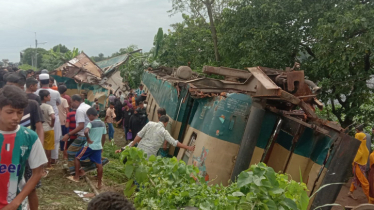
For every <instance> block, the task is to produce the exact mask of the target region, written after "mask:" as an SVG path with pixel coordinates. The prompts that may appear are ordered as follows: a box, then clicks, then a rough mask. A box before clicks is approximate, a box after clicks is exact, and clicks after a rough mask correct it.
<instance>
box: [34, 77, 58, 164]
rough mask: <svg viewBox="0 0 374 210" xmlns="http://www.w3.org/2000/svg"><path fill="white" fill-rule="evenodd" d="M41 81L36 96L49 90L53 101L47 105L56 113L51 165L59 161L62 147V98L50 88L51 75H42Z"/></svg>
mask: <svg viewBox="0 0 374 210" xmlns="http://www.w3.org/2000/svg"><path fill="white" fill-rule="evenodd" d="M39 80H40V84H41V88H39V89H38V90H37V91H36V92H35V94H36V95H39V91H40V90H48V91H49V93H50V95H51V100H50V101H48V102H47V104H49V105H51V106H52V108H53V111H54V112H55V117H56V118H55V120H56V121H55V125H54V129H53V130H54V132H55V135H54V137H55V149H54V150H52V156H51V158H52V161H51V163H52V164H54V163H56V161H57V160H58V151H59V149H58V148H59V147H60V137H61V123H60V118H59V114H58V113H59V112H58V105H60V104H61V96H60V93H59V92H58V91H55V90H52V89H50V88H49V74H40V75H39Z"/></svg>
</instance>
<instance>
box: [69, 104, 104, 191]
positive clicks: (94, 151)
mask: <svg viewBox="0 0 374 210" xmlns="http://www.w3.org/2000/svg"><path fill="white" fill-rule="evenodd" d="M87 116H88V118H89V119H90V122H89V123H88V124H87V127H86V128H85V130H84V135H85V136H86V138H87V143H86V144H85V146H84V147H83V148H82V149H81V150H80V151H79V152H78V153H77V155H76V156H75V160H74V165H75V176H74V177H68V179H70V180H72V181H75V182H79V176H83V175H84V174H85V172H84V171H83V170H81V171H80V170H79V168H80V167H81V166H80V160H81V159H82V160H84V159H87V158H90V160H91V161H92V162H94V163H95V164H96V167H97V180H98V181H97V188H98V189H100V188H101V182H102V180H101V179H102V177H103V165H102V162H101V152H102V149H103V145H104V142H105V134H106V126H105V123H104V122H103V121H101V120H100V119H99V118H97V111H96V110H95V109H94V108H89V109H88V110H87Z"/></svg>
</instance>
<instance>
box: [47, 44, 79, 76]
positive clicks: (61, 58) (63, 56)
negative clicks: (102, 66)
mask: <svg viewBox="0 0 374 210" xmlns="http://www.w3.org/2000/svg"><path fill="white" fill-rule="evenodd" d="M55 50H56V51H55ZM55 50H54V49H53V48H52V49H50V50H49V51H48V53H46V54H44V55H43V60H42V61H43V62H42V64H41V67H42V68H44V69H47V70H49V71H52V70H55V69H56V68H58V67H59V66H61V65H62V64H64V63H66V62H67V61H69V60H71V59H73V58H74V57H76V56H77V55H79V54H80V51H79V50H78V48H73V50H72V51H70V50H69V51H67V52H65V53H62V52H60V46H58V47H57V48H55Z"/></svg>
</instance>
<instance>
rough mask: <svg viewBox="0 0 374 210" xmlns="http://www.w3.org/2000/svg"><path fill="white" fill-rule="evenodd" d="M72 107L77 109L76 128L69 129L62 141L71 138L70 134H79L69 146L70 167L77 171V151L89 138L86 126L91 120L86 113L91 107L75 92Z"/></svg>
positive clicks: (71, 169)
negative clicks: (75, 164) (85, 132)
mask: <svg viewBox="0 0 374 210" xmlns="http://www.w3.org/2000/svg"><path fill="white" fill-rule="evenodd" d="M71 107H72V108H73V109H77V111H76V113H75V122H76V127H75V129H74V130H72V131H69V132H68V133H67V134H66V135H64V137H63V138H62V141H64V142H66V141H68V140H69V136H72V135H75V134H77V135H78V137H77V138H76V139H75V140H74V141H73V143H72V144H71V145H70V147H69V148H68V167H69V170H70V171H75V168H74V158H75V155H76V153H77V152H79V150H80V149H81V148H82V147H83V146H84V145H85V143H86V141H87V139H86V137H85V136H84V128H85V127H86V126H87V124H88V123H89V122H90V119H88V116H87V114H86V112H87V110H88V109H89V108H91V106H90V105H88V104H86V103H84V101H83V98H82V97H81V96H80V95H78V94H75V95H73V96H72V97H71Z"/></svg>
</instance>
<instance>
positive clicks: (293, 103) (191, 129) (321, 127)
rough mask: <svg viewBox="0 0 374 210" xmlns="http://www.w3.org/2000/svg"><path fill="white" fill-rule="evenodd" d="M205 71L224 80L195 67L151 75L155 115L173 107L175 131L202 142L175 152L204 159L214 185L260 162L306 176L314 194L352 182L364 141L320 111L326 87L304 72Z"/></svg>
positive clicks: (321, 196)
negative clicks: (350, 174)
mask: <svg viewBox="0 0 374 210" xmlns="http://www.w3.org/2000/svg"><path fill="white" fill-rule="evenodd" d="M203 72H204V73H206V74H215V75H219V76H220V77H221V78H224V79H212V78H206V77H203V76H199V75H197V74H196V73H193V72H192V71H191V69H190V68H189V67H187V66H184V67H179V68H178V70H176V71H175V70H172V69H169V68H165V67H161V68H158V69H148V70H145V72H144V74H143V78H142V83H143V84H144V89H145V91H146V93H147V94H148V95H147V103H148V105H147V112H148V117H149V120H152V121H157V120H158V119H157V109H158V108H160V107H163V108H165V109H166V112H167V115H168V116H169V117H170V119H171V120H170V123H171V127H172V129H171V135H172V136H173V137H174V138H175V139H178V140H179V141H180V142H183V143H184V144H188V145H195V146H196V149H195V151H194V152H189V151H185V150H184V149H179V148H170V150H169V154H170V155H174V156H177V158H178V159H180V160H183V161H185V162H186V163H188V164H193V165H195V166H197V167H198V168H199V169H200V173H201V175H203V176H204V177H205V179H206V181H209V183H212V184H218V183H222V184H224V185H227V184H228V182H229V180H235V179H236V177H237V175H238V174H239V173H240V172H241V171H243V170H246V169H248V168H249V166H250V165H252V164H256V163H259V162H264V163H266V164H267V165H268V166H270V167H272V168H274V170H275V171H277V172H283V173H287V174H290V175H291V177H292V179H294V180H295V181H300V179H301V178H302V180H303V181H304V182H305V183H306V184H307V187H308V189H309V193H310V194H312V193H313V192H315V191H316V190H317V189H319V187H320V186H323V185H325V184H328V183H337V182H343V181H344V178H345V175H346V174H345V172H346V171H347V170H346V169H347V168H348V167H349V166H350V165H351V163H352V161H353V158H354V156H355V154H356V152H357V148H358V146H359V144H360V142H359V141H357V140H356V139H354V138H352V137H350V136H348V135H346V134H345V133H344V130H343V128H341V127H340V126H339V125H338V124H336V123H334V122H330V121H326V120H323V119H320V118H318V117H317V115H316V114H315V108H320V109H321V108H322V106H323V104H322V103H321V102H320V101H318V99H317V98H316V96H317V92H318V91H319V87H317V86H316V85H315V84H314V83H313V82H312V81H309V80H306V79H305V78H304V72H303V71H300V70H296V69H293V68H286V70H284V71H283V70H277V69H270V68H265V67H252V68H248V69H247V71H243V70H237V69H230V68H225V67H210V66H205V67H204V69H203ZM340 188H341V185H330V186H328V187H326V188H324V189H323V190H322V191H321V193H318V194H317V195H316V196H315V197H314V198H313V200H312V201H311V205H310V208H311V209H314V208H315V207H317V206H320V205H323V204H327V203H333V202H334V201H335V199H336V197H337V196H338V194H339V191H340ZM323 192H328V193H323Z"/></svg>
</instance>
